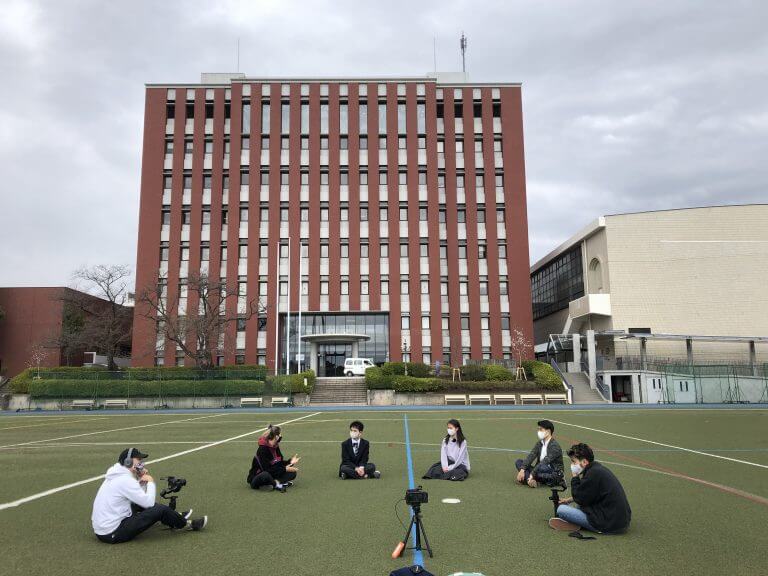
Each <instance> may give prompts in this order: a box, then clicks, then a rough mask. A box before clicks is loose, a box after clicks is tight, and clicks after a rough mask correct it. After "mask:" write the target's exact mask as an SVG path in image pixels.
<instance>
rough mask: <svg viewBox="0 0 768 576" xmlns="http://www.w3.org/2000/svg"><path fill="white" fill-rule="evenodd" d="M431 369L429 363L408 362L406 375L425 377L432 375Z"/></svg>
mask: <svg viewBox="0 0 768 576" xmlns="http://www.w3.org/2000/svg"><path fill="white" fill-rule="evenodd" d="M432 374H433V370H432V367H431V366H430V365H429V364H423V363H422V362H408V376H414V377H416V378H427V377H430V376H432Z"/></svg>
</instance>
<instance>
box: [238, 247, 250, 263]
mask: <svg viewBox="0 0 768 576" xmlns="http://www.w3.org/2000/svg"><path fill="white" fill-rule="evenodd" d="M237 257H238V258H240V260H244V259H245V258H248V245H247V244H240V246H238V247H237Z"/></svg>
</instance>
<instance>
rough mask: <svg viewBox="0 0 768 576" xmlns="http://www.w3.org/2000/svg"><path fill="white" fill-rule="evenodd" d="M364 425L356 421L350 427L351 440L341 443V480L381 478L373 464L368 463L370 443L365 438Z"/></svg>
mask: <svg viewBox="0 0 768 576" xmlns="http://www.w3.org/2000/svg"><path fill="white" fill-rule="evenodd" d="M363 428H364V426H363V423H362V422H360V421H358V420H355V421H354V422H352V424H350V425H349V438H348V439H347V440H344V442H342V443H341V465H340V466H339V478H341V479H342V480H347V479H350V480H357V479H364V478H376V479H379V478H381V472H379V471H378V470H376V465H375V464H374V463H373V462H368V453H369V449H370V442H368V440H366V439H365V438H363Z"/></svg>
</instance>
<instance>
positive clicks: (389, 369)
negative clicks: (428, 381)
mask: <svg viewBox="0 0 768 576" xmlns="http://www.w3.org/2000/svg"><path fill="white" fill-rule="evenodd" d="M406 365H407V366H408V376H414V377H415V378H426V377H427V376H432V375H433V373H434V371H433V369H432V367H431V366H429V365H427V364H422V363H421V362H387V363H385V364H384V365H383V366H382V367H381V370H382V373H383V374H384V375H385V376H404V375H405V367H406Z"/></svg>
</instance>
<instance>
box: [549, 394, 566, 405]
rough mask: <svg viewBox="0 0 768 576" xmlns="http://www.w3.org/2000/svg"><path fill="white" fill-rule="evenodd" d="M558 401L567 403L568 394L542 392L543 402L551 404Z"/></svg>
mask: <svg viewBox="0 0 768 576" xmlns="http://www.w3.org/2000/svg"><path fill="white" fill-rule="evenodd" d="M558 402H560V403H563V404H568V395H567V394H544V403H545V404H553V403H558Z"/></svg>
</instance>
